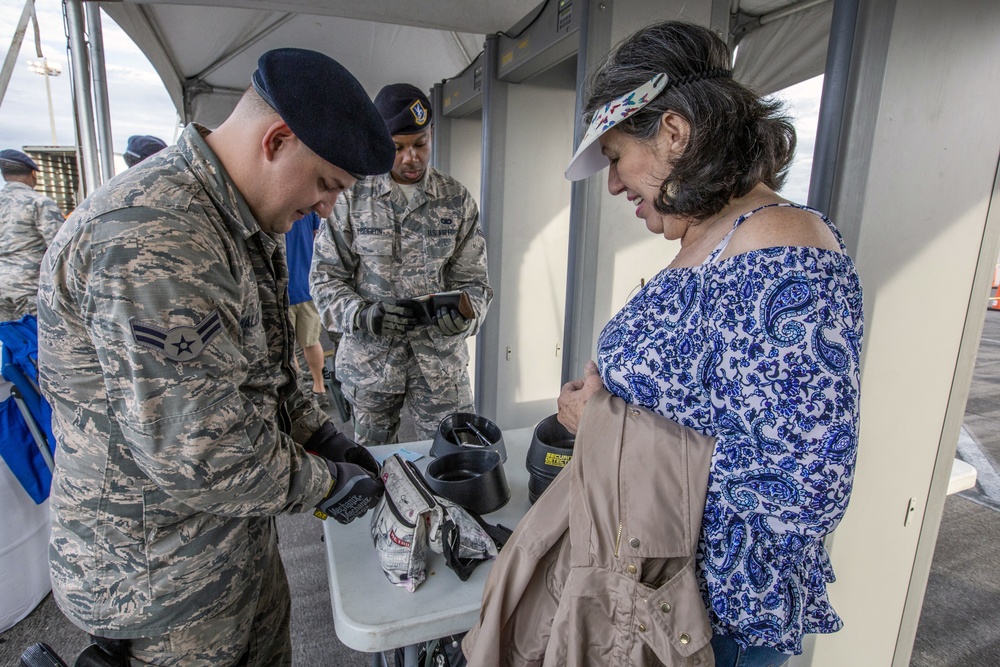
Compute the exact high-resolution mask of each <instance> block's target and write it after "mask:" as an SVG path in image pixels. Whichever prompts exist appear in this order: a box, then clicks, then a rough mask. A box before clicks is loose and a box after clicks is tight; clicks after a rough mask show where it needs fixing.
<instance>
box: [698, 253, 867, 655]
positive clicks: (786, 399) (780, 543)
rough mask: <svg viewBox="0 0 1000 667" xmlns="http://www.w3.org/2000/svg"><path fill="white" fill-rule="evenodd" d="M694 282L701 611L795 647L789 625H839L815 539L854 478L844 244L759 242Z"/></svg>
mask: <svg viewBox="0 0 1000 667" xmlns="http://www.w3.org/2000/svg"><path fill="white" fill-rule="evenodd" d="M703 290H704V291H703V299H702V304H703V308H704V311H703V312H704V320H703V324H704V330H705V335H706V338H707V341H706V342H707V345H706V350H705V354H704V356H703V357H702V359H701V369H700V370H701V373H700V377H701V380H702V383H703V385H704V389H705V391H706V393H707V395H708V398H709V401H710V404H711V412H712V420H711V421H712V424H713V428H714V430H715V433H714V435H715V436H716V437H717V438H718V443H717V449H716V453H715V459H714V460H713V471H712V477H711V479H710V485H709V498H708V502H707V504H706V515H705V520H704V526H703V529H704V538H705V539H704V542H703V543H702V548H703V549H704V553H702V554H700V556H701V557H702V564H703V566H704V568H705V569H706V571H707V572H706V573H708V572H710V573H711V575H710V576H707V577H706V580H707V584H706V586H707V588H708V591H707V593H708V599H709V603H710V609H711V611H710V613H712V614H713V616H714V617H715V618H714V619H713V620H714V621H715V622H716V624H717V626H718V627H721V628H722V629H723V632H725V633H726V634H732V635H734V636H735V637H736V638H737V639H738V640H740V642H741V643H746V644H767V645H771V646H776V647H778V648H779V649H781V650H784V651H786V652H789V653H792V652H794V653H798V652H800V651H801V635H802V633H803V632H832V631H835V630H836V629H838V628H839V627H840V625H841V622H840V619H839V618H838V617H837V615H836V613H835V612H834V611H833V609H832V608H831V607H830V605H829V602H828V601H827V598H826V583H827V582H828V581H832V579H833V572H832V569H831V568H830V566H829V560H828V558H827V555H826V553H825V551H824V549H823V546H822V542H821V539H822V537H823V536H824V535H826V534H827V533H829V532H830V531H832V530H833V529H834V528H836V526H837V524H838V523H839V521H840V519H841V517H842V516H843V514H844V511H845V509H846V507H847V502H848V499H849V497H850V493H851V485H852V482H853V478H854V463H855V457H856V452H857V433H858V408H859V406H858V393H859V384H860V377H859V376H860V373H859V363H860V342H861V335H862V327H863V324H862V322H863V314H862V303H861V286H860V282H859V280H858V277H857V273H856V271H855V269H854V265H853V263H852V262H851V260H850V258H849V257H847V256H846V255H843V254H839V253H835V252H831V251H827V250H820V249H816V248H773V249H768V250H764V251H755V252H751V253H748V254H746V255H741V256H738V257H733V258H730V259H727V260H724V261H722V262H719V263H718V264H716V265H713V269H712V270H711V271H709V272H707V275H706V279H705V282H704V284H703Z"/></svg>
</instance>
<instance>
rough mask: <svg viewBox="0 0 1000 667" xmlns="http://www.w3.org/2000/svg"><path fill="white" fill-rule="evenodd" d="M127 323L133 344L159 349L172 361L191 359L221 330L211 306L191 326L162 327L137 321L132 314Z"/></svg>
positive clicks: (216, 315)
mask: <svg viewBox="0 0 1000 667" xmlns="http://www.w3.org/2000/svg"><path fill="white" fill-rule="evenodd" d="M128 323H129V326H130V327H131V328H132V339H133V340H134V341H135V342H136V344H138V345H142V346H143V347H148V348H150V349H152V350H157V351H159V352H162V353H163V356H165V357H166V358H167V359H170V360H172V361H190V360H191V359H194V358H195V357H197V356H198V355H199V354H201V353H202V352H203V351H204V350H205V348H206V347H208V344H209V342H210V341H211V340H212V339H213V338H215V337H216V336H217V335H218V333H219V332H220V331H221V330H222V323H221V322H220V318H219V311H218V310H213V311H212V312H211V313H209V314H208V317H206V318H205V319H203V320H202V321H201V322H199V323H198V324H197V325H195V326H193V327H172V328H170V329H163V328H161V327H158V326H156V325H155V324H148V323H145V322H140V321H138V320H137V319H136V318H134V317H133V318H130V319H129V321H128Z"/></svg>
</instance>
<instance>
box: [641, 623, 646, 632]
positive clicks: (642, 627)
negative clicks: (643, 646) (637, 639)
mask: <svg viewBox="0 0 1000 667" xmlns="http://www.w3.org/2000/svg"><path fill="white" fill-rule="evenodd" d="M645 631H646V626H645V625H643V624H642V623H640V624H639V632H645Z"/></svg>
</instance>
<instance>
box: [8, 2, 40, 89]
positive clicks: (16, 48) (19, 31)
mask: <svg viewBox="0 0 1000 667" xmlns="http://www.w3.org/2000/svg"><path fill="white" fill-rule="evenodd" d="M34 6H35V4H34V0H26V2H25V3H24V9H23V10H22V11H21V18H20V19H18V21H17V27H16V28H14V39H12V40H10V49H9V50H8V51H7V55H6V56H5V57H4V59H3V67H2V68H0V102H3V97H4V95H5V94H6V93H7V84H9V83H10V75H11V74H13V73H14V64H15V63H16V62H17V54H18V53H20V52H21V42H23V41H24V32H25V31H26V30H27V29H28V19H29V18H31V12H32V8H33V7H34Z"/></svg>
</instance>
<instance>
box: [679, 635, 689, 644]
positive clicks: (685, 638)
mask: <svg viewBox="0 0 1000 667" xmlns="http://www.w3.org/2000/svg"><path fill="white" fill-rule="evenodd" d="M680 641H681V643H682V644H690V643H691V637H690V636H689V635H688V634H687V633H685V634H683V635H681V636H680Z"/></svg>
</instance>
